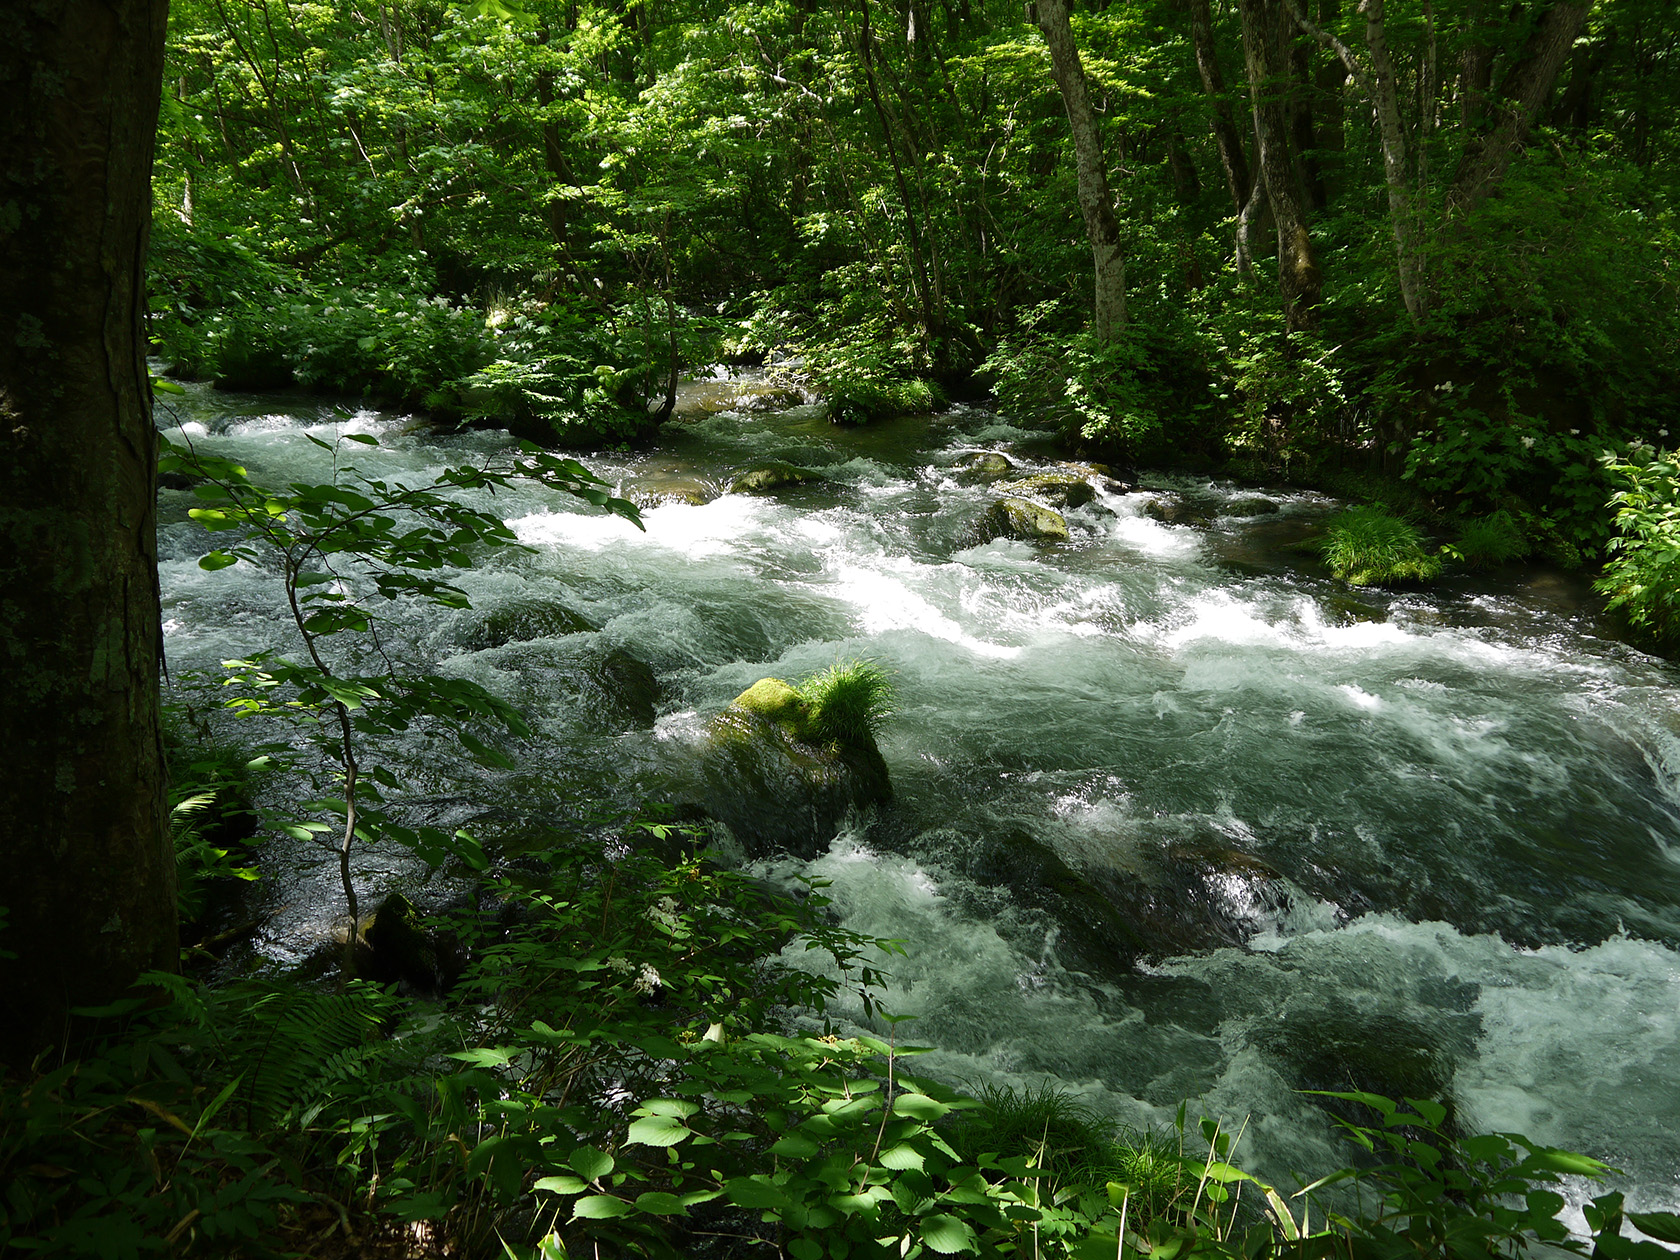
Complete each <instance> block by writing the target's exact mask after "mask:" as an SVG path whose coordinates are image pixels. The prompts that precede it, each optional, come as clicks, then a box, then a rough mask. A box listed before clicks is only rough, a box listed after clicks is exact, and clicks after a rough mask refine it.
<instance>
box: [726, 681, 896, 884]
mask: <svg viewBox="0 0 1680 1260" xmlns="http://www.w3.org/2000/svg"><path fill="white" fill-rule="evenodd" d="M808 730H809V713H808V711H807V710H806V706H805V702H804V700H803V699H802V698H801V697H800V696H799V694H798V692H796V691H795V690H794V689H793V688H792V687H790V686H788V684H787V683H785V682H782V681H781V680H780V679H778V678H766V679H762V680H760V681H759V682H757V683H755V684H753V686H751V687H749V688H748V689H747V690H746V691H744V692H742V693H741V695H740V696H738V697H737V698H736V700H735V701H734V703H732V704H731V705H730V706H729V708H727V709H725V710H724V711H723V712H722V713H721V714H719V715H718V716H717V717H716V718H715V719H713V721H712V726H711V741H710V745H709V747H708V748H707V749H706V752H705V754H704V756H705V762H704V766H703V776H704V783H705V787H704V791H705V794H706V799H705V800H704V801H703V802H702V804H703V806H704V808H705V809H706V811H707V812H708V813H709V814H711V816H712V817H714V818H716V819H717V820H718V821H719V822H722V823H723V824H724V825H725V826H727V827H728V828H729V829H730V831H732V832H733V833H734V834H735V836H736V838H737V839H738V840H740V841H741V843H742V845H743V846H744V847H745V848H746V850H747V852H748V854H749V855H751V856H755V857H757V856H761V855H763V854H767V853H774V852H788V853H792V854H794V855H796V856H798V857H804V858H811V857H815V856H816V855H817V854H819V853H821V852H822V851H823V850H824V849H826V848H827V847H828V844H829V842H830V841H831V840H832V839H833V838H834V835H835V832H836V831H837V830H838V829H839V827H840V823H841V821H842V820H843V819H844V818H845V816H846V813H847V811H848V810H850V809H852V808H854V807H858V808H862V807H865V806H869V805H874V804H878V803H882V802H885V801H888V800H890V799H891V798H892V780H891V778H890V777H889V776H888V774H887V763H886V761H885V760H883V759H882V757H881V750H880V749H879V748H878V747H876V745H875V742H874V741H873V740H868V741H867V742H866V743H858V744H848V745H841V744H835V743H831V744H817V743H811V742H808V741H807V738H806V736H807V734H808Z"/></svg>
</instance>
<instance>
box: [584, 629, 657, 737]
mask: <svg viewBox="0 0 1680 1260" xmlns="http://www.w3.org/2000/svg"><path fill="white" fill-rule="evenodd" d="M582 676H583V678H584V679H585V680H586V681H587V682H588V683H589V684H592V685H593V687H594V688H595V690H596V692H597V693H598V694H599V696H600V699H601V702H602V707H603V711H604V715H605V716H606V717H608V719H609V720H615V719H622V720H627V721H628V723H629V724H630V725H634V726H652V725H653V719H654V715H655V710H656V706H657V705H658V703H659V695H660V688H659V679H658V677H657V676H655V674H654V672H653V666H651V665H649V664H648V663H647V662H646V661H644V660H642V659H640V658H639V657H635V656H632V655H631V654H630V653H629V652H626V651H625V650H624V649H623V648H613V649H612V650H611V651H609V652H607V653H606V654H605V655H604V656H600V657H596V658H593V659H589V660H586V661H585V663H584V667H583V670H582Z"/></svg>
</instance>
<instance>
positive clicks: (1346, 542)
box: [1319, 507, 1441, 586]
mask: <svg viewBox="0 0 1680 1260" xmlns="http://www.w3.org/2000/svg"><path fill="white" fill-rule="evenodd" d="M1319 546H1320V549H1321V551H1322V552H1323V554H1324V558H1325V560H1326V561H1327V562H1328V563H1329V565H1330V571H1331V572H1332V573H1334V574H1335V575H1336V576H1337V577H1339V578H1341V579H1342V580H1343V581H1344V582H1351V583H1352V584H1353V585H1355V586H1393V585H1396V584H1399V583H1404V582H1426V581H1428V580H1429V579H1430V578H1432V577H1434V576H1436V574H1438V573H1440V571H1441V560H1440V557H1439V556H1432V555H1429V554H1428V553H1427V552H1425V551H1424V549H1423V535H1422V534H1421V533H1419V532H1418V528H1417V526H1416V525H1413V524H1412V523H1411V522H1409V521H1404V520H1401V519H1400V518H1399V517H1398V516H1391V515H1389V513H1387V512H1385V511H1383V509H1382V508H1380V507H1354V508H1349V509H1348V510H1347V511H1345V512H1342V513H1340V514H1338V515H1336V516H1334V517H1332V518H1331V520H1330V523H1329V525H1328V526H1327V527H1326V529H1325V535H1324V540H1323V542H1322V543H1320V544H1319Z"/></svg>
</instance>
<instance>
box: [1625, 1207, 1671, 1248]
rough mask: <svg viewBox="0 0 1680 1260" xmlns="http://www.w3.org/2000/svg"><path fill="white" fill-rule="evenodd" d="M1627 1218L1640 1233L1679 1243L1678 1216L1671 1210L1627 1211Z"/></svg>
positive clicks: (1663, 1240) (1666, 1241) (1662, 1240)
mask: <svg viewBox="0 0 1680 1260" xmlns="http://www.w3.org/2000/svg"><path fill="white" fill-rule="evenodd" d="M1627 1218H1628V1220H1629V1221H1630V1222H1631V1223H1632V1225H1633V1227H1634V1228H1635V1229H1637V1230H1638V1231H1639V1232H1640V1233H1642V1234H1649V1235H1650V1236H1651V1237H1652V1238H1655V1239H1658V1240H1659V1241H1661V1242H1665V1243H1676V1244H1680V1216H1676V1215H1675V1214H1674V1213H1673V1212H1629V1213H1628V1214H1627Z"/></svg>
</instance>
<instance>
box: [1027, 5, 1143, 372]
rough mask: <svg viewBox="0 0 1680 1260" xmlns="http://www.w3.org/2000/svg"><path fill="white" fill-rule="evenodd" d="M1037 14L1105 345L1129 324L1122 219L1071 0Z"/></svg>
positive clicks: (1096, 317) (1095, 321) (1042, 7)
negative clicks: (1063, 123) (1074, 178)
mask: <svg viewBox="0 0 1680 1260" xmlns="http://www.w3.org/2000/svg"><path fill="white" fill-rule="evenodd" d="M1034 11H1035V13H1034V18H1035V21H1036V22H1037V24H1038V29H1039V30H1040V31H1041V32H1043V34H1044V43H1045V45H1046V46H1047V47H1048V48H1049V50H1050V73H1051V74H1052V75H1054V76H1055V79H1056V86H1057V87H1058V88H1059V89H1060V90H1061V93H1062V104H1063V105H1064V106H1066V108H1067V116H1068V129H1069V131H1070V132H1071V133H1072V135H1073V156H1074V161H1075V164H1076V166H1077V168H1078V173H1079V212H1080V214H1081V216H1083V218H1084V220H1085V235H1086V236H1087V237H1089V238H1090V241H1091V261H1092V264H1093V266H1094V269H1095V272H1096V301H1095V310H1094V319H1093V324H1094V326H1095V330H1096V334H1097V340H1098V341H1101V342H1103V343H1104V344H1106V343H1108V342H1110V341H1112V340H1113V339H1114V335H1115V334H1116V333H1117V332H1119V331H1120V330H1121V329H1122V328H1124V327H1125V326H1126V255H1125V252H1124V251H1123V250H1122V249H1121V246H1120V221H1119V219H1118V218H1116V217H1115V214H1114V199H1113V197H1112V196H1111V195H1110V193H1109V190H1108V164H1107V163H1106V162H1105V161H1104V160H1103V151H1102V135H1101V133H1100V132H1098V130H1097V116H1096V114H1095V113H1093V112H1092V110H1091V98H1090V95H1089V93H1088V92H1087V91H1086V88H1085V71H1084V68H1083V67H1082V66H1081V65H1080V64H1079V49H1078V47H1076V46H1075V44H1074V42H1073V25H1072V23H1071V22H1070V21H1069V20H1068V6H1067V0H1038V3H1037V4H1036V5H1034Z"/></svg>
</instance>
